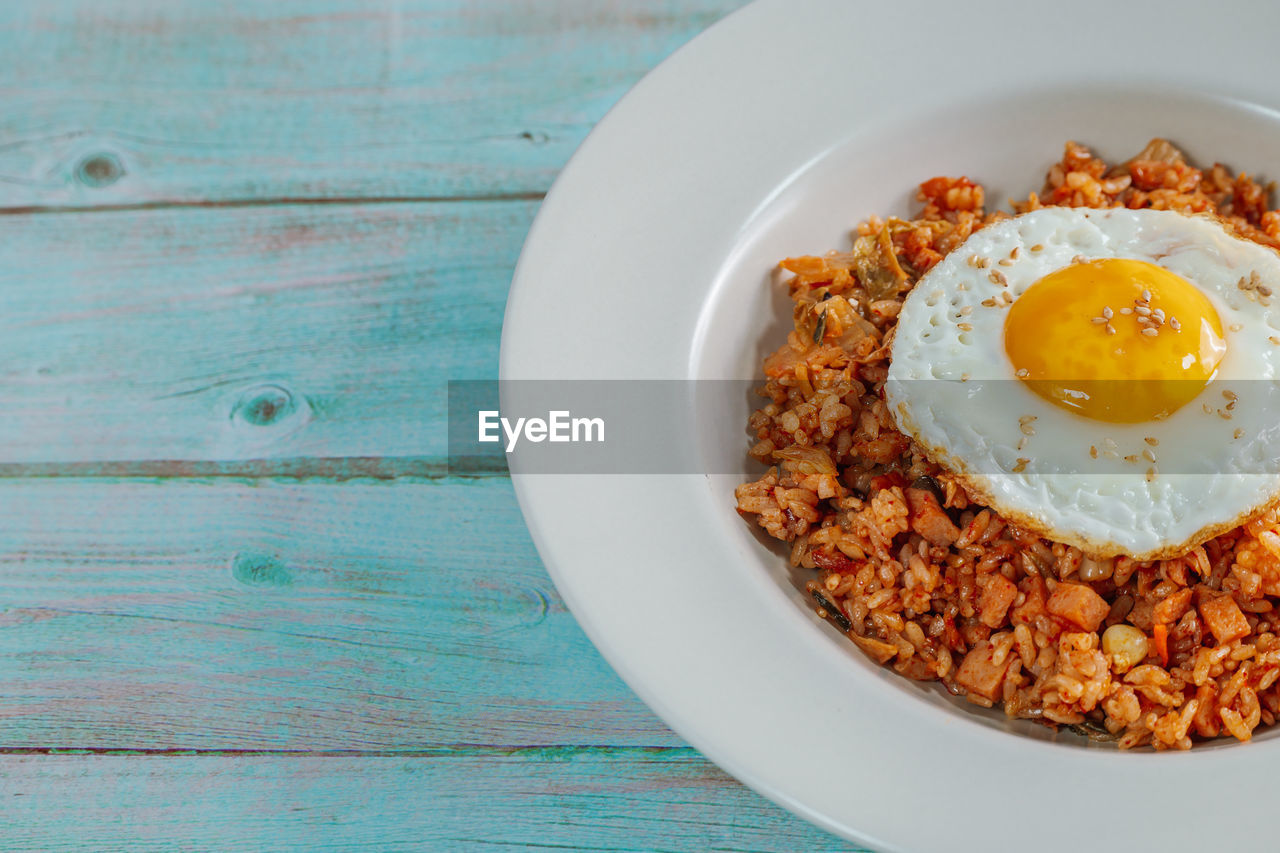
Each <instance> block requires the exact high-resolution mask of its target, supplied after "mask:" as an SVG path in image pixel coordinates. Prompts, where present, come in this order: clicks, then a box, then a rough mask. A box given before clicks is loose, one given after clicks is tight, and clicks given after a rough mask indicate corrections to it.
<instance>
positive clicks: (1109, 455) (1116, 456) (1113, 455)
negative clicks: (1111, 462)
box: [1102, 450, 1120, 459]
mask: <svg viewBox="0 0 1280 853" xmlns="http://www.w3.org/2000/svg"><path fill="white" fill-rule="evenodd" d="M1102 455H1103V456H1105V457H1107V458H1108V459H1119V458H1120V454H1119V453H1116V452H1115V451H1114V450H1104V451H1102Z"/></svg>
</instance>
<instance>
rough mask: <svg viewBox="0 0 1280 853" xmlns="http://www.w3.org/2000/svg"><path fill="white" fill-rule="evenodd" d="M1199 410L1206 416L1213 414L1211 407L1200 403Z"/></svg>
mask: <svg viewBox="0 0 1280 853" xmlns="http://www.w3.org/2000/svg"><path fill="white" fill-rule="evenodd" d="M1200 410H1201V411H1202V412H1204V413H1205V414H1206V415H1212V414H1213V406H1210V405H1209V404H1208V403H1201V404H1200Z"/></svg>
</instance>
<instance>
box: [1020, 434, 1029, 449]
mask: <svg viewBox="0 0 1280 853" xmlns="http://www.w3.org/2000/svg"><path fill="white" fill-rule="evenodd" d="M1026 446H1027V439H1026V437H1025V436H1024V437H1022V438H1020V439H1018V449H1019V450H1024V449H1026Z"/></svg>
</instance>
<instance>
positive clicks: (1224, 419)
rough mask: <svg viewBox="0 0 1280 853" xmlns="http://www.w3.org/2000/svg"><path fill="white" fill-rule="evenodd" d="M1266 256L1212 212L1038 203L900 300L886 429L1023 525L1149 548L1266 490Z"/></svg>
mask: <svg viewBox="0 0 1280 853" xmlns="http://www.w3.org/2000/svg"><path fill="white" fill-rule="evenodd" d="M1272 288H1275V289H1276V296H1275V297H1274V300H1280V255H1277V254H1276V252H1274V251H1272V250H1271V249H1269V248H1266V247H1264V246H1261V245H1259V244H1257V243H1253V242H1250V241H1247V240H1243V239H1240V238H1238V237H1235V236H1233V235H1231V234H1229V233H1228V232H1227V231H1226V230H1224V229H1223V227H1222V226H1221V225H1220V224H1219V223H1218V221H1216V220H1214V219H1211V218H1209V217H1200V216H1185V215H1182V214H1179V213H1174V212H1170V211H1158V210H1127V209H1106V210H1094V209H1081V208H1059V207H1054V208H1043V209H1040V210H1036V211H1032V212H1029V213H1026V214H1023V215H1021V216H1016V217H1011V218H1009V219H1006V220H1002V221H1000V222H997V223H993V224H992V225H989V226H987V227H985V228H983V229H982V230H980V231H978V232H977V233H975V234H974V235H972V236H971V237H970V238H969V239H968V240H967V241H966V242H965V243H964V244H963V245H962V246H960V247H959V248H957V249H956V250H955V251H953V252H951V253H950V254H948V255H947V256H946V257H945V258H943V260H942V261H940V262H939V263H938V264H937V265H936V266H934V268H933V269H931V270H930V271H929V272H928V273H927V274H926V275H925V276H924V277H923V278H921V279H920V281H919V282H918V283H917V284H916V286H915V287H914V289H913V290H912V291H911V293H910V294H909V295H908V296H907V298H906V300H905V301H904V303H903V306H902V311H901V314H900V315H899V319H898V326H897V331H896V333H895V337H894V341H893V349H892V360H891V363H890V367H889V374H888V378H887V380H886V382H885V397H886V400H887V401H888V403H889V408H890V411H891V412H892V414H893V417H894V419H895V420H896V422H897V424H898V427H899V429H901V430H902V431H903V432H904V433H906V434H908V435H910V436H911V437H912V438H914V439H915V440H916V441H917V442H918V443H919V444H920V445H921V446H922V447H923V448H924V449H925V452H926V453H927V454H928V455H929V457H930V459H931V460H932V461H934V462H936V463H938V464H939V465H941V466H942V467H943V468H945V469H947V470H949V471H951V472H952V473H954V474H956V475H957V476H959V477H960V478H961V479H962V480H963V481H964V482H965V485H966V487H967V488H968V489H969V491H970V492H971V493H973V494H974V496H975V497H976V498H978V499H980V500H981V501H982V502H983V503H985V504H987V505H988V506H991V507H992V508H993V509H995V510H996V511H997V512H999V513H1001V514H1002V515H1004V516H1005V517H1006V518H1009V519H1010V520H1012V521H1013V522H1014V523H1016V524H1019V525H1020V526H1022V527H1025V528H1028V529H1030V530H1033V531H1035V532H1037V533H1038V534H1040V535H1043V536H1046V537H1048V538H1050V539H1053V540H1055V541H1059V542H1065V543H1068V544H1071V545H1076V546H1078V547H1079V548H1081V549H1082V550H1083V551H1084V552H1085V553H1086V554H1089V555H1091V556H1097V557H1111V556H1117V555H1120V554H1128V555H1130V556H1133V557H1136V558H1138V559H1155V558H1158V557H1168V556H1173V555H1176V554H1180V553H1183V552H1185V551H1186V550H1187V549H1189V548H1191V547H1193V546H1194V545H1197V544H1199V543H1200V542H1203V541H1205V540H1206V539H1209V538H1211V537H1212V536H1215V535H1217V534H1219V533H1222V532H1225V531H1227V530H1229V529H1231V528H1233V527H1235V526H1237V525H1239V524H1241V523H1243V522H1244V521H1245V520H1247V519H1248V518H1249V517H1251V516H1253V515H1255V514H1257V513H1258V512H1261V511H1262V510H1264V509H1266V508H1268V507H1269V506H1271V505H1274V504H1275V503H1277V502H1278V499H1280V462H1278V461H1277V457H1280V387H1278V386H1280V383H1277V382H1276V381H1275V380H1276V379H1277V377H1280V312H1278V310H1277V308H1278V306H1277V305H1276V304H1274V303H1273V296H1272Z"/></svg>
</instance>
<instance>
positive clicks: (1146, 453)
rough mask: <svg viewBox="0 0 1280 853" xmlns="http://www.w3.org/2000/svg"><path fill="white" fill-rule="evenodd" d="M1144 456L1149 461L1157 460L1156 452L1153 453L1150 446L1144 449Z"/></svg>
mask: <svg viewBox="0 0 1280 853" xmlns="http://www.w3.org/2000/svg"><path fill="white" fill-rule="evenodd" d="M1142 458H1143V459H1145V460H1147V461H1148V462H1155V461H1156V455H1155V454H1154V453H1152V452H1151V448H1150V447H1148V448H1146V449H1145V450H1143V451H1142Z"/></svg>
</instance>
